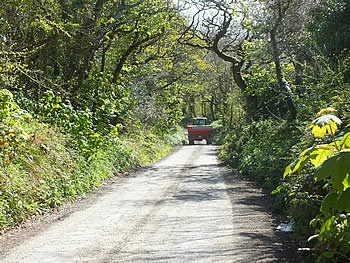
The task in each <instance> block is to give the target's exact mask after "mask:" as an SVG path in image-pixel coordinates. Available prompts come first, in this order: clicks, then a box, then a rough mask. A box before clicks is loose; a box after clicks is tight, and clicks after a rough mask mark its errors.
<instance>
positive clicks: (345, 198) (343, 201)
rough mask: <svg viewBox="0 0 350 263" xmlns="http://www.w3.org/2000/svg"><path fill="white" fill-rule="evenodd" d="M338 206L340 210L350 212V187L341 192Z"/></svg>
mask: <svg viewBox="0 0 350 263" xmlns="http://www.w3.org/2000/svg"><path fill="white" fill-rule="evenodd" d="M338 206H339V210H340V211H345V212H350V188H348V189H346V190H345V192H343V193H342V194H341V196H340V198H339V201H338Z"/></svg>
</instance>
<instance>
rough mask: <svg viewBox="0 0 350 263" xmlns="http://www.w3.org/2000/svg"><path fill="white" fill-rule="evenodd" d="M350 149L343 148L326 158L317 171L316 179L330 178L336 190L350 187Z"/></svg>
mask: <svg viewBox="0 0 350 263" xmlns="http://www.w3.org/2000/svg"><path fill="white" fill-rule="evenodd" d="M349 173H350V151H348V150H343V151H340V152H338V153H336V154H334V155H333V156H331V157H329V158H328V159H327V160H325V161H324V162H323V163H322V164H321V165H320V166H319V167H318V168H317V169H316V171H315V179H316V181H320V180H326V179H328V178H330V183H331V184H332V185H333V187H334V189H335V190H336V191H344V190H345V189H347V188H348V187H349Z"/></svg>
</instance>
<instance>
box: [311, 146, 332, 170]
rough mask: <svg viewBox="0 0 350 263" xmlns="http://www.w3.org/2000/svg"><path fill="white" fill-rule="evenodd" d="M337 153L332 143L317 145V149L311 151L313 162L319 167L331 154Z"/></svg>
mask: <svg viewBox="0 0 350 263" xmlns="http://www.w3.org/2000/svg"><path fill="white" fill-rule="evenodd" d="M335 153H336V149H335V148H334V146H333V145H332V144H324V145H319V146H317V147H316V150H314V151H312V152H311V153H310V155H311V163H312V164H313V165H314V166H315V168H317V167H318V166H320V165H321V164H322V163H323V162H324V161H325V160H327V159H328V158H329V157H330V156H332V155H334V154H335Z"/></svg>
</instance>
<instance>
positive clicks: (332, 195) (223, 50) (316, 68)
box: [0, 0, 350, 262]
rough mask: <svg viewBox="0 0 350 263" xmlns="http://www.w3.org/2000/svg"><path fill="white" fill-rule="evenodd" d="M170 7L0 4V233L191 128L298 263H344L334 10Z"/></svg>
mask: <svg viewBox="0 0 350 263" xmlns="http://www.w3.org/2000/svg"><path fill="white" fill-rule="evenodd" d="M174 2H175V1H170V0H157V1H154V0H152V1H151V0H125V1H105V0H95V1H92V0H79V1H75V0H68V1H58V0H47V1H38V0H8V1H3V2H2V3H1V4H0V7H1V8H0V126H1V138H0V139H1V140H0V144H1V148H0V157H1V158H0V162H1V163H0V164H1V170H0V212H1V213H0V227H1V229H5V228H8V227H10V226H12V225H14V224H17V223H18V222H20V221H22V220H25V218H27V217H28V216H30V215H33V214H38V213H42V212H45V211H47V210H49V209H51V208H52V207H55V206H56V205H59V204H61V203H62V202H64V201H66V200H71V199H74V198H75V197H76V196H78V195H80V194H83V193H84V192H86V191H89V190H90V189H92V188H94V187H95V186H96V185H98V184H99V183H100V182H101V180H103V179H105V178H108V177H110V176H112V175H113V174H115V173H117V172H120V171H123V170H125V169H126V168H127V167H130V166H137V165H139V164H141V163H146V162H150V161H153V160H155V159H157V158H158V157H160V156H162V155H163V154H165V153H166V152H167V151H168V150H169V145H171V144H177V143H181V142H182V141H184V138H183V134H182V133H183V132H182V129H181V128H179V127H178V126H177V124H179V123H181V124H183V125H185V124H186V123H187V122H188V121H189V119H190V118H192V117H193V116H203V115H204V116H207V117H208V118H209V119H210V120H212V121H213V127H214V129H215V132H216V135H217V136H216V137H217V138H216V141H217V143H220V144H223V145H222V147H221V153H220V156H221V157H222V158H223V159H224V160H225V161H226V162H227V163H228V164H230V165H231V166H233V167H235V168H237V169H238V170H239V171H240V172H241V174H242V175H243V176H247V177H249V178H251V179H254V180H257V181H258V182H259V183H261V184H262V185H263V186H264V187H266V188H267V189H269V190H271V191H273V193H274V199H275V200H274V202H275V203H274V207H275V209H276V211H278V212H280V213H283V214H284V215H285V216H286V217H287V218H288V219H289V220H290V221H291V222H294V237H295V238H296V240H297V241H298V244H299V246H300V247H302V248H303V251H311V252H313V253H309V254H308V255H307V257H309V256H310V258H308V260H318V261H319V262H323V261H325V262H327V260H332V262H343V261H344V260H349V258H350V254H349V253H350V252H349V226H348V220H349V214H348V213H349V211H348V209H349V208H348V205H347V204H348V203H349V202H350V197H349V194H348V192H349V191H348V182H349V167H348V166H347V164H348V148H349V144H348V137H349V136H348V133H347V129H348V128H347V124H349V123H350V114H349V113H350V105H349V103H348V102H349V100H350V70H349V69H350V57H349V55H350V53H349V46H350V44H349V43H350V33H349V32H350V23H349V19H348V16H349V8H350V1H349V0H318V1H311V0H305V1H300V0H277V1H276V0H274V1H272V0H259V1H253V0H251V1H250V0H248V1H231V0H226V1H214V0H182V1H178V6H176V5H175V3H174ZM186 7H188V8H189V9H187V10H186ZM321 109H325V110H323V111H320V110H321ZM316 112H320V116H318V118H317V119H316V120H315V121H314V122H313V123H312V127H310V129H309V130H312V132H311V131H309V130H308V131H307V132H305V129H306V128H307V127H308V126H309V124H310V123H311V122H312V121H313V120H314V118H315V113H316ZM335 112H336V113H335ZM326 113H328V115H325V116H326V117H325V116H324V114H326ZM329 114H331V115H329ZM332 114H334V115H332ZM335 115H336V116H338V117H335ZM338 118H339V119H338ZM340 120H342V124H340ZM336 131H337V132H336ZM312 134H313V135H316V138H315V137H314V136H313V135H312ZM136 144H137V145H138V147H135V145H136ZM305 149H308V150H306V151H304V150H305ZM300 153H301V155H300ZM295 160H296V161H295ZM294 161H295V162H294ZM293 162H294V163H293ZM290 163H292V164H290ZM289 164H290V165H289ZM286 167H287V170H285V168H286ZM284 171H286V172H285V175H288V176H285V177H283V173H284ZM310 222H311V223H310Z"/></svg>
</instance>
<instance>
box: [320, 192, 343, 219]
mask: <svg viewBox="0 0 350 263" xmlns="http://www.w3.org/2000/svg"><path fill="white" fill-rule="evenodd" d="M338 197H339V195H338V194H336V193H328V194H327V195H326V196H325V198H324V199H323V201H322V204H321V208H320V210H321V212H322V214H324V215H326V216H327V215H329V214H330V212H331V210H332V209H335V208H337V207H338Z"/></svg>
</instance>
